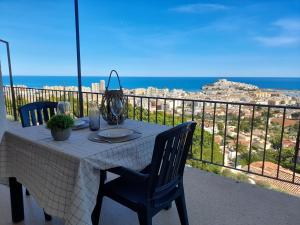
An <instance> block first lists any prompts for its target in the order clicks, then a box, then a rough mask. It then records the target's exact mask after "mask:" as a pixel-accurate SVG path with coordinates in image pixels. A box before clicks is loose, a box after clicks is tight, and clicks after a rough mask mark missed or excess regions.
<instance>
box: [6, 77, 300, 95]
mask: <svg viewBox="0 0 300 225" xmlns="http://www.w3.org/2000/svg"><path fill="white" fill-rule="evenodd" d="M219 79H227V80H229V81H235V82H242V83H247V84H252V85H256V86H258V87H259V88H261V89H277V90H294V91H297V92H298V91H300V77H289V78H283V77H185V76H182V77H157V76H153V77H150V76H148V77H136V76H124V77H123V76H121V77H120V80H121V85H122V87H123V88H127V89H134V88H147V87H156V88H169V89H183V90H185V91H200V90H201V89H202V87H203V86H205V85H207V84H212V83H214V82H216V81H218V80H219ZM100 80H105V84H106V85H107V80H108V77H107V76H82V85H83V86H86V87H91V84H92V83H99V81H100ZM13 81H14V84H15V85H26V86H28V87H33V88H42V87H43V86H77V77H76V76H58V75H55V76H37V75H35V76H21V75H16V76H14V77H13ZM3 83H4V85H9V77H8V76H4V77H3ZM117 86H118V83H117V79H116V78H115V77H112V81H111V86H110V87H111V88H117Z"/></svg>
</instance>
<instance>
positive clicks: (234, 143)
mask: <svg viewBox="0 0 300 225" xmlns="http://www.w3.org/2000/svg"><path fill="white" fill-rule="evenodd" d="M14 89H15V94H16V104H17V107H20V106H21V105H24V104H26V103H29V102H34V101H46V100H50V101H65V100H67V101H70V103H71V104H70V105H71V108H72V110H73V112H74V113H73V114H74V115H78V107H79V96H78V92H77V91H74V90H65V88H64V90H53V89H43V88H27V87H14ZM4 94H5V103H6V107H7V112H8V114H9V115H13V110H12V108H13V107H12V104H11V103H12V99H11V91H10V87H9V86H5V87H4ZM82 95H83V99H84V101H83V109H84V116H87V113H88V102H89V101H96V102H97V103H98V104H100V102H101V98H102V93H94V92H88V91H82ZM125 97H126V106H127V107H126V108H127V109H126V110H127V115H128V118H130V119H135V120H140V121H145V122H152V123H159V124H166V125H169V126H175V125H176V124H179V123H182V122H184V121H187V120H195V121H197V123H198V125H197V128H196V131H195V134H194V142H193V145H192V148H191V150H190V154H189V163H190V164H191V165H193V166H195V167H200V168H204V169H205V168H208V167H209V170H212V171H214V170H216V168H228V169H233V170H236V171H241V172H245V173H248V174H250V175H254V176H259V177H264V178H271V179H272V180H276V181H284V182H286V183H290V184H293V185H300V152H299V148H300V147H299V139H300V138H299V135H300V116H299V115H300V107H298V106H286V105H265V104H255V103H244V102H229V101H214V100H203V99H188V98H168V97H159V96H143V95H131V94H127V95H125ZM293 115H298V117H297V116H296V117H295V118H291V117H292V116H293ZM214 166H215V167H214ZM218 170H219V169H218Z"/></svg>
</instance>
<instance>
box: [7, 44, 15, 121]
mask: <svg viewBox="0 0 300 225" xmlns="http://www.w3.org/2000/svg"><path fill="white" fill-rule="evenodd" d="M6 50H7V60H8V69H9V80H10V88H11V95H12V105H13V113H14V119H15V121H17V120H18V117H17V107H16V96H15V90H14V82H13V77H12V69H11V60H10V49H9V43H8V42H6Z"/></svg>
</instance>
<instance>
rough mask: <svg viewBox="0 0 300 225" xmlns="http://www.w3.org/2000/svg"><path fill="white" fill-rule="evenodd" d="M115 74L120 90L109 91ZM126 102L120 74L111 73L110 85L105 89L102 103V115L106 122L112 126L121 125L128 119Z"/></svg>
mask: <svg viewBox="0 0 300 225" xmlns="http://www.w3.org/2000/svg"><path fill="white" fill-rule="evenodd" d="M113 73H115V74H116V75H117V78H118V83H119V89H117V90H109V89H108V88H109V83H110V78H111V76H112V74H113ZM125 104H126V101H125V97H124V94H123V89H122V86H121V83H120V78H119V74H118V73H117V71H115V70H112V71H111V72H110V75H109V78H108V83H107V86H106V88H105V92H104V95H103V97H102V102H101V114H102V117H103V119H104V120H106V121H107V123H108V124H110V125H115V124H121V123H123V122H124V120H125V119H126V110H125V109H126V106H125Z"/></svg>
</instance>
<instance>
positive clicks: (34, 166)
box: [0, 120, 168, 225]
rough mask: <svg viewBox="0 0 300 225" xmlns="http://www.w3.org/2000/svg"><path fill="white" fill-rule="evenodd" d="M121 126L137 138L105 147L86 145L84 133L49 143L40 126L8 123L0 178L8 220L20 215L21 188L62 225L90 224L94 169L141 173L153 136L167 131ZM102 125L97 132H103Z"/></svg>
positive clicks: (135, 124)
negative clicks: (5, 182) (4, 181)
mask: <svg viewBox="0 0 300 225" xmlns="http://www.w3.org/2000/svg"><path fill="white" fill-rule="evenodd" d="M122 126H123V127H127V128H132V129H136V130H137V131H139V132H141V133H142V136H141V137H140V138H138V139H135V140H132V141H129V142H124V143H117V144H110V143H95V142H91V141H89V140H88V135H89V134H90V133H91V131H90V130H89V129H84V130H77V131H73V132H72V135H71V137H70V138H69V139H68V140H67V141H63V142H56V141H53V139H52V138H51V135H50V131H49V130H47V129H46V128H45V126H37V127H28V128H22V127H21V125H20V124H19V123H17V122H9V123H8V129H7V131H6V132H5V133H4V135H3V138H2V141H1V144H0V177H6V178H8V177H9V178H10V179H9V182H10V191H11V203H12V217H13V220H14V221H15V222H17V221H20V220H22V219H23V218H24V216H23V202H22V201H23V196H22V185H21V184H23V185H24V186H25V187H26V188H27V189H28V190H29V191H30V193H31V195H32V196H33V197H34V198H35V199H36V201H37V203H38V204H39V206H40V207H42V208H44V210H45V211H46V212H47V213H48V214H50V215H53V216H57V217H60V218H62V219H63V220H64V221H65V224H66V225H75V224H76V225H92V222H91V212H92V211H93V208H94V206H95V203H96V196H97V192H98V188H99V170H100V169H102V170H105V169H109V168H113V167H117V166H124V167H128V168H130V169H134V170H140V169H142V168H144V167H145V166H146V165H148V164H149V163H150V162H151V157H152V151H153V147H154V141H155V137H156V135H157V134H158V133H160V132H162V131H164V130H166V129H168V127H166V126H161V125H157V124H151V123H145V122H140V121H134V120H126V121H125V122H124V124H123V125H122ZM107 127H108V125H107V124H106V122H104V121H101V129H105V128H107Z"/></svg>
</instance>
